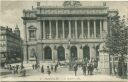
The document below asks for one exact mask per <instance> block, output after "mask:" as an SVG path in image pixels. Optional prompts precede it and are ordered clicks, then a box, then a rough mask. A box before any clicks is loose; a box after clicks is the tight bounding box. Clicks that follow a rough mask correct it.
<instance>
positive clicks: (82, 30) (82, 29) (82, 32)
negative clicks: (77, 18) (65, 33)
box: [81, 20, 84, 38]
mask: <svg viewBox="0 0 128 82" xmlns="http://www.w3.org/2000/svg"><path fill="white" fill-rule="evenodd" d="M81 34H82V36H81V37H82V38H83V37H84V28H83V20H81Z"/></svg>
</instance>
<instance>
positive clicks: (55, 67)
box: [32, 63, 59, 75]
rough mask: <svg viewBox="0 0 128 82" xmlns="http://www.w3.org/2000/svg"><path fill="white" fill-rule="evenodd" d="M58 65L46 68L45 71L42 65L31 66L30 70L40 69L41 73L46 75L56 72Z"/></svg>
mask: <svg viewBox="0 0 128 82" xmlns="http://www.w3.org/2000/svg"><path fill="white" fill-rule="evenodd" d="M58 65H59V64H58V63H57V64H55V65H51V66H47V67H46V69H45V68H44V65H42V66H41V68H40V65H39V64H33V65H32V68H33V69H38V68H40V71H41V73H47V74H48V75H50V74H51V72H57V68H58Z"/></svg>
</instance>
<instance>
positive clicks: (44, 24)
mask: <svg viewBox="0 0 128 82" xmlns="http://www.w3.org/2000/svg"><path fill="white" fill-rule="evenodd" d="M43 39H45V20H44V21H43Z"/></svg>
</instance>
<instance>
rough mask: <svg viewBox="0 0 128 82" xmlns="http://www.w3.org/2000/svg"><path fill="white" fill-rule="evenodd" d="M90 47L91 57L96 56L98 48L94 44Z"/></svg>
mask: <svg viewBox="0 0 128 82" xmlns="http://www.w3.org/2000/svg"><path fill="white" fill-rule="evenodd" d="M89 48H90V59H91V58H96V49H95V45H94V44H90V45H89Z"/></svg>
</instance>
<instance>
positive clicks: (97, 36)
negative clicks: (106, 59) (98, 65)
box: [22, 3, 109, 62]
mask: <svg viewBox="0 0 128 82" xmlns="http://www.w3.org/2000/svg"><path fill="white" fill-rule="evenodd" d="M108 15H109V8H108V7H106V6H105V5H103V6H92V7H89V6H86V7H83V6H79V7H63V6H61V7H56V6H53V7H49V6H41V5H40V3H38V5H37V7H36V8H32V10H23V17H22V19H23V22H24V32H25V41H24V60H25V61H29V60H35V59H36V58H35V57H36V56H37V59H38V60H39V61H53V62H55V61H58V60H59V61H67V62H69V60H72V59H73V58H77V59H78V61H79V62H81V61H82V60H83V59H84V58H88V59H91V58H98V57H99V52H98V49H99V46H100V44H101V43H102V42H103V40H104V38H105V37H106V35H107V34H108V21H109V20H108Z"/></svg>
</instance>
